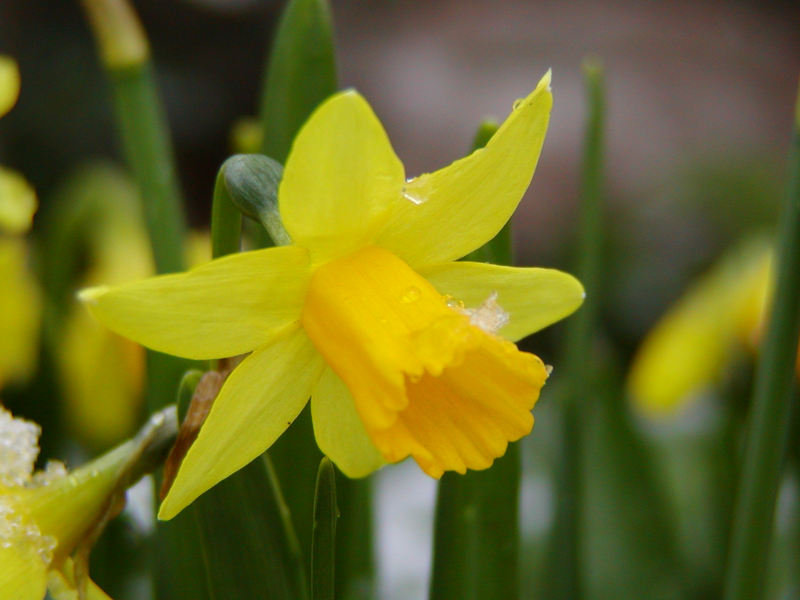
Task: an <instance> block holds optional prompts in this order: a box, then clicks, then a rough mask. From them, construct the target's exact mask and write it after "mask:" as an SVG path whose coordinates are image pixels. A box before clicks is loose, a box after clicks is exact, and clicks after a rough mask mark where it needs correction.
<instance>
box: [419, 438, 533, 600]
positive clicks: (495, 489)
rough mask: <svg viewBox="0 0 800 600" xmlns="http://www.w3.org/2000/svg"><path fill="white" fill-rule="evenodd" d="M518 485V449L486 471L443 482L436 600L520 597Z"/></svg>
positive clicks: (435, 544)
mask: <svg viewBox="0 0 800 600" xmlns="http://www.w3.org/2000/svg"><path fill="white" fill-rule="evenodd" d="M519 483H520V457H519V447H518V445H517V444H510V445H509V447H508V450H507V451H506V454H505V456H503V457H501V458H499V459H497V460H496V461H495V463H494V465H493V466H492V468H490V469H488V470H486V471H469V472H468V473H467V474H466V475H458V474H457V473H445V474H444V476H442V479H441V480H440V482H439V493H438V497H437V499H436V517H435V528H434V539H433V573H432V575H431V589H430V598H431V600H461V599H473V598H474V599H480V600H513V599H514V598H518V597H519V527H518V521H519V519H518V510H519Z"/></svg>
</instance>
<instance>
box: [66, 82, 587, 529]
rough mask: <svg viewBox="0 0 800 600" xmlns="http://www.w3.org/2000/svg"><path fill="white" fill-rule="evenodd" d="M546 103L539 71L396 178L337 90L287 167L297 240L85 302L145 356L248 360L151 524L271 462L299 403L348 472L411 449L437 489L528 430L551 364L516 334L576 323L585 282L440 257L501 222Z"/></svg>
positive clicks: (527, 176) (461, 251) (478, 241)
mask: <svg viewBox="0 0 800 600" xmlns="http://www.w3.org/2000/svg"><path fill="white" fill-rule="evenodd" d="M551 105H552V96H551V93H550V75H549V73H548V74H547V75H546V76H545V77H544V78H543V79H542V80H541V82H540V83H539V85H538V86H537V87H536V89H535V90H534V91H533V92H532V93H531V94H530V95H529V96H528V97H527V98H525V99H523V100H520V101H518V102H517V103H515V108H514V110H513V111H512V113H511V115H510V116H509V117H508V119H507V120H506V121H505V123H504V124H503V125H502V126H501V127H500V129H499V130H498V131H497V133H496V134H495V135H494V137H493V138H492V139H491V140H490V141H489V143H488V144H487V146H486V147H485V148H484V149H481V150H477V151H476V152H474V153H472V154H471V155H469V156H468V157H466V158H463V159H461V160H458V161H456V162H454V163H453V164H451V165H450V166H448V167H445V168H443V169H440V170H438V171H436V172H433V173H430V174H424V175H421V176H419V177H415V178H413V179H411V180H408V181H406V178H405V173H404V169H403V165H402V164H401V163H400V161H399V159H398V158H397V156H396V155H395V153H394V151H393V150H392V147H391V145H390V143H389V140H388V138H387V136H386V133H385V131H384V130H383V127H382V126H381V124H380V122H379V121H378V119H377V117H376V116H375V115H374V113H373V112H372V110H371V108H370V107H369V105H368V104H367V103H366V102H365V100H364V99H363V98H362V97H361V96H360V95H358V94H357V93H356V92H354V91H346V92H342V93H339V94H336V95H335V96H333V97H332V98H330V99H329V100H327V101H325V102H324V103H323V104H322V105H321V106H320V107H319V108H317V110H316V111H315V112H314V113H313V114H312V116H311V117H310V118H309V120H308V122H307V123H306V124H305V125H304V126H303V128H302V129H301V130H300V132H299V133H298V135H297V137H296V139H295V140H294V144H293V146H292V149H291V152H290V154H289V157H288V159H287V162H286V166H285V170H284V173H283V179H282V181H281V183H280V187H279V190H278V198H279V208H280V213H281V217H282V220H283V224H284V226H285V228H286V231H287V232H288V233H289V235H290V236H291V239H292V244H291V245H288V246H283V247H276V248H269V249H265V250H256V251H251V252H244V253H241V254H237V255H233V256H227V257H224V258H221V259H218V260H215V261H212V262H210V263H208V264H206V265H204V266H201V267H199V268H196V269H193V270H190V271H188V272H187V273H183V274H176V275H165V276H160V277H156V278H152V279H148V280H144V281H141V282H135V283H131V284H127V285H123V286H118V287H113V288H108V287H102V288H94V289H90V290H86V291H84V292H83V294H82V297H83V299H84V300H85V301H86V302H87V303H88V305H89V307H90V309H91V311H92V312H93V313H94V315H95V316H96V317H97V318H98V319H99V320H100V321H101V322H103V323H105V324H106V325H108V326H109V327H111V328H112V329H113V330H115V331H117V332H119V333H120V334H122V335H125V336H127V337H131V338H132V339H135V340H137V341H139V342H141V343H143V344H144V345H146V346H149V347H151V348H154V349H156V350H159V351H162V352H167V353H171V354H177V355H181V356H185V357H188V358H195V359H210V358H219V357H226V356H236V355H240V354H244V353H250V354H249V355H248V356H247V357H246V358H245V359H244V360H243V361H242V362H241V363H240V364H239V365H238V366H237V367H236V368H235V369H234V371H233V372H232V373H231V374H230V376H229V377H228V380H227V382H226V383H225V385H224V386H223V388H222V390H221V391H220V393H219V395H218V397H217V399H216V401H215V402H214V405H213V407H212V409H211V412H210V414H209V415H208V418H207V419H206V421H205V423H204V425H203V426H202V428H201V430H200V432H199V435H198V437H197V440H196V441H195V442H194V444H193V445H192V446H191V448H190V449H189V451H188V453H187V455H186V457H185V458H184V460H183V463H182V464H181V467H180V469H179V471H178V474H177V477H176V479H175V482H174V484H173V485H172V488H171V489H170V491H169V493H168V495H167V497H166V498H165V500H164V502H163V503H162V506H161V509H160V512H159V517H160V518H163V519H168V518H171V517H173V516H174V515H175V514H177V513H178V512H179V511H180V510H181V509H183V508H184V507H185V506H186V505H188V504H189V503H190V502H192V501H193V500H194V499H195V498H196V497H197V496H198V495H199V494H201V493H203V492H204V491H205V490H207V489H208V488H209V487H211V486H212V485H214V484H216V483H217V482H218V481H220V480H221V479H223V478H225V477H227V476H228V475H230V474H231V473H233V472H234V471H236V470H237V469H239V468H241V467H243V466H244V465H246V464H247V463H248V462H250V461H251V460H252V459H253V458H255V457H256V456H258V455H259V454H261V453H262V452H264V450H266V449H267V448H268V447H269V446H270V445H271V444H272V443H273V442H274V441H275V440H276V439H277V438H278V436H280V435H281V433H282V432H283V431H284V430H285V429H286V428H287V427H288V425H289V424H290V423H291V422H292V420H293V419H294V418H295V417H296V416H297V414H298V413H299V412H300V410H301V409H302V408H303V406H304V405H305V403H306V402H307V400H308V398H309V396H311V414H312V419H313V423H314V432H315V436H316V439H317V442H318V444H319V446H320V449H321V450H322V451H323V452H324V453H325V454H327V455H328V456H329V457H330V458H331V459H332V460H333V461H334V463H336V465H337V466H338V467H339V468H340V469H341V470H342V471H343V472H344V473H345V474H347V475H348V476H351V477H360V476H364V475H367V474H369V473H370V472H372V471H374V470H375V469H377V468H379V467H380V466H381V465H382V464H384V463H385V462H387V461H388V462H396V461H400V460H402V459H404V458H406V457H408V456H412V457H413V458H414V459H415V460H416V461H417V463H418V464H419V465H420V466H421V467H422V469H423V470H424V471H425V472H426V473H428V474H429V475H431V476H433V477H439V476H441V475H442V473H443V472H444V471H447V470H453V471H458V472H460V473H463V472H465V471H466V469H485V468H487V467H489V466H490V465H491V464H492V462H493V460H494V459H495V458H497V457H499V456H501V455H503V454H504V452H505V450H506V447H507V445H508V442H509V441H513V440H517V439H519V438H521V437H522V436H524V435H526V434H527V433H529V432H530V430H531V427H532V426H533V417H532V415H531V409H532V408H533V405H534V403H535V402H536V400H537V398H538V395H539V390H540V388H541V387H542V385H543V384H544V382H545V379H546V378H547V373H548V371H547V369H546V368H545V365H544V364H543V363H542V361H541V360H540V359H539V358H538V357H536V356H534V355H532V354H527V353H524V352H520V351H519V350H518V349H517V347H516V346H515V345H514V344H513V343H512V341H509V340H517V339H520V338H522V337H524V336H525V335H527V334H529V333H531V332H534V331H536V330H538V329H541V328H543V327H545V326H547V325H549V324H551V323H553V322H554V321H557V320H559V319H561V318H563V317H565V316H566V315H568V314H570V313H571V312H573V311H574V310H575V309H576V308H577V307H578V306H579V305H580V304H581V302H582V299H583V289H582V287H581V285H580V283H579V282H578V281H577V280H575V279H574V278H573V277H571V276H570V275H567V274H565V273H561V272H559V271H555V270H550V269H536V268H513V267H503V266H495V265H489V264H482V263H469V262H453V261H455V260H456V259H458V258H460V257H462V256H464V255H465V254H467V253H468V252H470V251H471V250H474V249H475V248H477V247H479V246H481V245H482V244H483V243H484V242H486V241H487V240H489V239H491V238H492V237H493V236H494V235H495V234H496V233H497V232H498V231H499V230H500V229H501V227H502V226H503V225H504V224H505V223H506V221H507V220H508V219H509V217H510V216H511V214H512V213H513V212H514V210H515V208H516V206H517V204H518V203H519V201H520V199H521V198H522V195H523V193H524V191H525V189H526V188H527V186H528V184H529V182H530V180H531V177H532V175H533V172H534V169H535V167H536V163H537V161H538V158H539V153H540V150H541V146H542V143H543V141H544V136H545V131H546V129H547V124H548V121H549V114H550V108H551Z"/></svg>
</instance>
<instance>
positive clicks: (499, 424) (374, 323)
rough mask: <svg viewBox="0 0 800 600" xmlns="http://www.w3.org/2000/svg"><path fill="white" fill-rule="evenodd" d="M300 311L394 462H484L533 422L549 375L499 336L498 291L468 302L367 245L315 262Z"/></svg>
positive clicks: (475, 465)
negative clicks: (535, 406) (446, 294)
mask: <svg viewBox="0 0 800 600" xmlns="http://www.w3.org/2000/svg"><path fill="white" fill-rule="evenodd" d="M301 319H302V324H303V327H304V328H305V331H306V332H307V334H308V336H309V338H310V339H311V340H312V342H313V343H314V345H315V346H316V348H317V349H318V350H319V352H320V353H321V354H322V355H323V356H324V357H325V359H326V361H327V362H328V364H329V365H330V367H331V368H332V369H333V370H334V371H335V372H336V374H337V375H339V377H340V378H341V379H342V381H344V383H345V384H346V385H347V387H348V389H349V390H350V392H351V394H352V396H353V399H354V401H355V407H356V410H357V412H358V414H359V417H360V418H361V421H362V422H363V424H364V427H365V429H366V431H367V434H368V435H369V436H370V439H371V440H372V442H373V443H374V444H375V446H376V447H377V448H378V450H379V451H380V452H381V454H382V455H383V456H384V458H385V459H386V460H388V461H390V462H395V461H398V460H402V459H403V458H405V457H406V456H409V455H411V456H413V457H414V458H415V460H416V461H417V462H418V463H419V464H420V466H421V467H422V468H423V469H424V470H425V471H426V472H427V473H429V474H430V475H432V476H434V477H438V476H440V475H441V474H442V473H443V472H444V471H446V470H456V471H460V472H464V471H465V470H466V469H468V468H470V469H481V468H486V467H488V466H489V465H490V464H491V463H492V461H493V460H494V459H495V458H497V457H498V456H501V455H502V454H503V453H504V452H505V449H506V446H507V444H508V441H510V440H516V439H519V438H520V437H522V436H523V435H525V434H527V433H528V432H529V431H530V429H531V427H532V426H533V417H532V416H531V413H530V410H531V408H533V404H534V403H535V402H536V399H537V397H538V395H539V389H540V388H541V387H542V385H543V384H544V381H545V379H546V378H547V373H546V371H545V368H544V365H543V364H542V361H541V360H539V359H538V358H537V357H536V356H533V355H532V354H526V353H524V352H520V351H519V350H518V349H517V348H516V346H515V345H514V344H512V343H511V342H508V341H506V340H503V339H501V338H500V337H498V336H497V335H495V334H494V331H496V330H497V329H498V328H499V327H502V325H503V324H505V322H506V320H507V315H506V314H505V313H504V312H503V311H502V309H500V307H499V306H497V304H496V301H495V299H494V298H490V299H489V300H488V301H487V303H485V304H484V306H482V307H479V308H477V309H467V308H465V307H464V306H463V305H461V304H460V303H458V302H457V301H454V300H453V299H452V298H447V297H444V296H442V295H441V294H439V292H438V291H437V290H436V289H435V288H434V287H433V286H432V285H431V284H430V283H429V282H428V281H426V280H425V279H423V278H422V277H421V276H420V275H418V274H417V273H416V272H415V271H414V270H412V269H411V268H410V267H409V266H408V265H407V264H406V263H405V262H403V261H402V260H401V259H400V258H398V257H397V256H395V255H394V254H392V253H391V252H388V251H386V250H384V249H382V248H379V247H376V246H369V247H366V248H362V249H360V250H358V251H356V252H354V253H352V254H349V255H347V256H344V257H342V258H338V259H336V260H333V261H331V262H329V263H326V264H325V265H323V266H321V267H319V268H318V269H317V270H316V271H315V273H314V275H313V276H312V278H311V283H310V285H309V289H308V295H307V297H306V301H305V305H304V308H303V313H302V317H301Z"/></svg>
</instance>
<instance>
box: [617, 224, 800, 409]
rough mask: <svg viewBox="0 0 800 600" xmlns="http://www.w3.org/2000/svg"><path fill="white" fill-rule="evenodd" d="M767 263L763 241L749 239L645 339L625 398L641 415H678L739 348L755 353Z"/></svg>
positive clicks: (768, 254) (768, 273)
mask: <svg viewBox="0 0 800 600" xmlns="http://www.w3.org/2000/svg"><path fill="white" fill-rule="evenodd" d="M771 258H772V252H771V244H770V243H769V240H766V239H763V238H757V239H751V240H747V241H746V242H745V243H743V244H741V245H740V246H738V247H737V248H735V249H734V250H733V251H731V252H730V253H729V254H728V255H726V256H725V257H723V259H722V260H721V261H720V262H719V264H717V265H716V266H714V267H712V269H711V270H710V271H709V272H708V273H707V274H705V275H703V276H701V277H700V278H699V280H698V281H697V282H696V283H695V284H694V285H692V286H691V287H690V288H689V289H688V290H687V291H686V293H685V294H684V295H683V296H682V297H681V298H680V299H679V300H678V302H677V303H676V304H675V305H674V306H673V307H672V308H671V309H670V310H669V311H667V313H666V314H665V315H664V316H663V317H662V318H661V319H660V320H659V321H658V323H657V324H656V325H655V327H654V328H653V329H652V330H651V331H650V333H648V334H647V337H646V338H645V340H644V342H643V343H642V345H641V347H640V348H639V350H638V352H637V353H636V356H635V357H634V361H633V364H632V367H631V370H630V373H629V376H628V390H629V392H630V395H631V398H632V400H633V401H634V402H635V404H636V405H637V406H638V407H639V408H641V409H642V410H643V412H644V413H646V414H649V415H651V416H656V417H658V416H664V415H667V414H670V413H674V412H676V411H678V410H679V409H681V408H682V407H684V406H686V405H687V403H688V402H691V400H692V399H693V398H694V397H696V396H697V394H698V393H701V392H703V391H704V390H706V389H707V388H708V387H709V386H710V385H712V384H713V383H714V382H715V381H716V380H717V379H718V378H719V377H720V375H721V374H722V372H723V370H724V368H725V366H726V365H727V364H728V363H729V362H730V360H731V358H732V356H733V354H734V353H735V352H736V349H737V348H739V349H747V350H750V351H755V349H756V346H757V341H758V338H759V337H760V331H761V329H762V323H763V320H764V313H765V309H766V306H767V299H768V290H769V286H770V281H771V268H770V264H771ZM798 373H800V362H799V363H798Z"/></svg>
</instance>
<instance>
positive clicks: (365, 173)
mask: <svg viewBox="0 0 800 600" xmlns="http://www.w3.org/2000/svg"><path fill="white" fill-rule="evenodd" d="M403 179H404V170H403V165H402V163H401V162H400V160H399V159H398V158H397V156H396V155H395V153H394V150H392V146H391V144H390V143H389V138H388V137H387V136H386V132H385V131H384V130H383V126H382V125H381V123H380V121H378V119H377V117H376V116H375V114H374V113H373V112H372V109H371V108H370V107H369V104H367V102H366V101H365V100H364V99H363V98H362V97H361V96H360V95H359V94H358V93H356V92H355V91H347V92H342V93H339V94H337V95H335V96H333V97H331V98H330V99H329V100H326V101H325V102H324V103H323V104H321V105H320V106H319V108H317V110H316V111H314V113H313V114H312V115H311V117H310V118H309V120H308V121H307V122H306V124H305V125H304V126H303V128H302V129H301V130H300V132H299V133H298V134H297V137H296V138H295V140H294V143H293V145H292V149H291V152H290V153H289V157H288V159H287V162H286V168H285V169H284V171H283V179H282V181H281V184H280V188H279V193H278V198H279V202H280V211H281V217H282V219H283V224H284V226H285V227H286V230H287V231H288V232H289V235H290V236H291V238H292V241H293V242H294V243H296V244H300V245H302V246H307V247H309V248H311V250H312V253H313V254H314V255H315V257H316V256H320V257H327V256H329V255H330V254H343V253H345V252H347V251H349V250H353V249H355V248H357V247H359V246H362V245H364V243H366V242H368V241H370V240H371V239H372V238H374V236H375V235H376V234H377V232H378V230H379V229H380V228H381V227H382V226H383V224H384V223H385V222H386V219H387V218H388V216H389V212H390V209H391V208H392V207H393V206H394V205H396V204H398V203H399V199H400V195H401V190H402V187H403Z"/></svg>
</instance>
